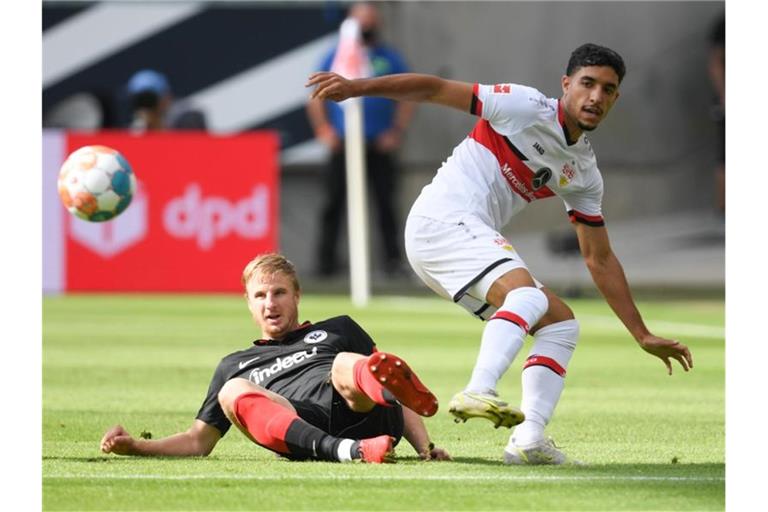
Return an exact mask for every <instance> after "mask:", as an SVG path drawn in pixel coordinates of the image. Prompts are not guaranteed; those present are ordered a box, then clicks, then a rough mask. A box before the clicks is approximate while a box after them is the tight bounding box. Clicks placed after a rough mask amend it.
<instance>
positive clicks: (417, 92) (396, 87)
mask: <svg viewBox="0 0 768 512" xmlns="http://www.w3.org/2000/svg"><path fill="white" fill-rule="evenodd" d="M313 86H314V88H315V89H314V90H313V91H312V95H311V98H312V99H320V100H332V101H343V100H346V99H348V98H355V97H358V96H381V97H384V98H389V99H393V100H398V101H418V102H429V103H437V104H439V105H445V106H447V107H453V108H457V109H459V110H462V111H464V112H469V111H470V106H471V104H472V86H473V84H470V83H467V82H457V81H455V80H445V79H444V78H440V77H437V76H432V75H423V74H419V73H400V74H395V75H385V76H380V77H376V78H361V79H357V80H348V79H346V78H344V77H342V76H340V75H337V74H336V73H333V72H330V71H325V72H319V73H313V74H312V75H310V76H309V80H308V81H307V83H306V87H313Z"/></svg>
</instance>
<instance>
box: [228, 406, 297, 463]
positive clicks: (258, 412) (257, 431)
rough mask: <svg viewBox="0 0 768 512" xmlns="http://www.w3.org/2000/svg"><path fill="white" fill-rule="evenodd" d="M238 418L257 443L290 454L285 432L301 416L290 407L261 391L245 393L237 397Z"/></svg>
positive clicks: (235, 410)
mask: <svg viewBox="0 0 768 512" xmlns="http://www.w3.org/2000/svg"><path fill="white" fill-rule="evenodd" d="M233 409H234V412H235V416H236V417H237V420H238V421H239V422H240V424H241V425H243V426H244V427H245V428H246V430H248V432H249V433H250V434H251V435H252V436H253V438H254V439H255V440H256V442H257V443H259V444H260V445H261V446H263V447H265V448H269V449H270V450H272V451H275V452H278V453H283V454H288V453H290V450H288V446H287V445H286V444H285V434H286V432H288V428H289V427H290V426H291V423H293V422H294V421H295V420H298V419H299V417H298V416H297V415H296V413H295V412H293V411H292V410H290V409H286V408H285V407H283V406H282V405H280V404H278V403H276V402H273V401H272V400H270V399H269V398H268V397H267V396H266V395H263V394H261V393H244V394H242V395H240V396H238V397H237V398H236V399H235V404H234V407H233Z"/></svg>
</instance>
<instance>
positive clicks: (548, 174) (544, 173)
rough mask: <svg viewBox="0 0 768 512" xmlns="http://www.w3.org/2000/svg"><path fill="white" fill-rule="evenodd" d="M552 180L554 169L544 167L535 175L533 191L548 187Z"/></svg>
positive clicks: (532, 182)
mask: <svg viewBox="0 0 768 512" xmlns="http://www.w3.org/2000/svg"><path fill="white" fill-rule="evenodd" d="M550 179H552V169H550V168H549V167H542V168H541V169H539V170H538V171H536V174H534V175H533V179H532V180H531V186H533V190H539V189H540V188H541V187H543V186H544V185H546V184H547V182H548V181H549V180H550Z"/></svg>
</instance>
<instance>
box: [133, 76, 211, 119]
mask: <svg viewBox="0 0 768 512" xmlns="http://www.w3.org/2000/svg"><path fill="white" fill-rule="evenodd" d="M126 90H127V93H128V98H129V101H130V105H131V112H132V118H131V123H130V128H131V129H132V130H135V131H139V132H143V131H153V130H166V129H174V130H205V129H206V121H205V115H204V114H203V112H201V111H200V110H196V109H193V108H192V107H191V106H190V105H188V104H187V103H186V102H183V101H174V98H173V94H172V92H171V86H170V83H169V82H168V79H167V78H166V77H165V75H163V74H162V73H160V72H158V71H154V70H151V69H143V70H141V71H138V72H136V73H135V74H134V75H133V76H132V77H131V78H130V80H129V81H128V85H127V86H126Z"/></svg>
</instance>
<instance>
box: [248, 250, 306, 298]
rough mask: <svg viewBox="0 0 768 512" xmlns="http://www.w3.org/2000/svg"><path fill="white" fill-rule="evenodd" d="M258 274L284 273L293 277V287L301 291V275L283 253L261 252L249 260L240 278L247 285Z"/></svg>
mask: <svg viewBox="0 0 768 512" xmlns="http://www.w3.org/2000/svg"><path fill="white" fill-rule="evenodd" d="M256 274H259V275H262V276H270V275H275V274H283V275H285V276H288V277H289V278H290V279H291V281H292V282H293V289H294V290H295V291H297V292H298V291H300V287H299V277H298V274H297V273H296V267H294V266H293V263H291V262H290V261H289V260H288V258H286V257H285V256H283V255H282V254H277V253H269V254H259V255H258V256H256V257H255V258H253V259H252V260H251V261H249V262H248V264H247V265H246V266H245V269H244V270H243V276H242V278H241V280H240V281H241V283H242V284H243V287H245V286H246V285H247V284H248V281H250V280H251V278H252V277H253V276H254V275H256Z"/></svg>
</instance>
